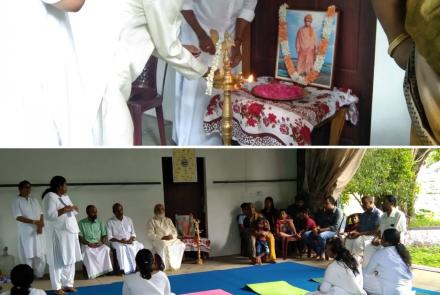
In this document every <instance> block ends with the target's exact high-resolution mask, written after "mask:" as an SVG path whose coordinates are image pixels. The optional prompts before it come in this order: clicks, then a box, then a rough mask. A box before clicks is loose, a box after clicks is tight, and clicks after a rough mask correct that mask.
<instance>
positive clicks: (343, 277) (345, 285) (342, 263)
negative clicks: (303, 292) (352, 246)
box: [307, 238, 367, 295]
mask: <svg viewBox="0 0 440 295" xmlns="http://www.w3.org/2000/svg"><path fill="white" fill-rule="evenodd" d="M325 252H326V254H327V255H328V256H329V257H330V258H333V259H334V261H333V262H332V263H330V264H329V266H327V269H326V270H325V275H324V281H323V282H322V284H321V285H320V286H319V288H318V291H315V292H311V293H308V294H307V295H321V294H328V295H366V294H367V292H365V291H364V290H363V288H362V285H363V279H362V274H361V272H360V267H359V264H358V263H357V261H356V259H355V258H354V257H353V256H352V255H351V253H350V251H348V250H347V249H346V248H345V247H344V246H343V244H342V241H341V240H340V239H339V238H332V239H330V240H329V241H328V242H327V245H326V248H325Z"/></svg>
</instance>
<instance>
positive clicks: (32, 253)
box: [12, 180, 46, 278]
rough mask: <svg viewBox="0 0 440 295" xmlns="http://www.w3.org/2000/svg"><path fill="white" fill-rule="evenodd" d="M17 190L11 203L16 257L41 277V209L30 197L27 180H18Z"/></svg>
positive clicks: (43, 252) (43, 253) (43, 261)
mask: <svg viewBox="0 0 440 295" xmlns="http://www.w3.org/2000/svg"><path fill="white" fill-rule="evenodd" d="M18 190H19V194H18V196H17V198H16V199H15V201H14V203H13V204H12V214H13V216H14V218H15V219H16V220H17V236H18V248H17V249H18V258H19V261H20V263H22V264H27V265H29V266H30V267H33V268H34V269H35V276H37V277H38V278H41V277H43V275H44V271H45V269H46V243H45V240H44V235H43V228H44V222H43V211H42V210H41V206H40V204H39V203H38V201H37V200H36V199H35V198H33V197H31V183H30V182H29V181H27V180H23V181H22V182H20V183H19V184H18Z"/></svg>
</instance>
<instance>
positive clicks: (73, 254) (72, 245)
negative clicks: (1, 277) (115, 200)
mask: <svg viewBox="0 0 440 295" xmlns="http://www.w3.org/2000/svg"><path fill="white" fill-rule="evenodd" d="M66 193H67V181H66V179H65V178H64V177H62V176H54V177H53V178H52V179H51V181H50V188H48V189H46V191H45V192H44V193H43V195H42V197H43V208H44V221H45V224H46V229H47V231H46V238H47V240H46V243H47V263H48V264H49V275H50V282H51V284H52V288H53V289H54V290H55V294H57V295H62V294H65V293H64V292H65V291H67V292H76V289H75V288H74V287H73V281H74V278H75V263H76V262H78V261H81V260H82V255H81V249H80V245H79V240H78V233H79V228H78V223H77V221H76V218H75V215H76V214H78V207H77V206H75V205H73V203H72V201H71V200H70V198H69V196H68V195H66Z"/></svg>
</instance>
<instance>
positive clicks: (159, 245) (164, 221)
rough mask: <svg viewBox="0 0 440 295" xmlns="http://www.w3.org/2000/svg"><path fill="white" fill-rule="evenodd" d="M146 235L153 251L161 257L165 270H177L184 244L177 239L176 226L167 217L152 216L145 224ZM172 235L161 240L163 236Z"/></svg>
mask: <svg viewBox="0 0 440 295" xmlns="http://www.w3.org/2000/svg"><path fill="white" fill-rule="evenodd" d="M147 235H148V237H149V238H150V240H151V242H152V244H153V249H154V251H155V252H156V253H157V254H158V255H159V256H160V257H161V258H162V261H163V263H164V265H165V269H166V270H177V269H179V268H180V265H181V264H182V258H183V253H184V252H185V244H184V243H182V241H180V240H179V239H177V231H176V227H175V226H174V224H173V221H172V220H171V219H170V218H168V217H165V218H157V217H153V218H152V219H151V220H150V221H149V222H148V224H147ZM168 235H172V236H173V239H172V240H162V238H163V237H164V236H168Z"/></svg>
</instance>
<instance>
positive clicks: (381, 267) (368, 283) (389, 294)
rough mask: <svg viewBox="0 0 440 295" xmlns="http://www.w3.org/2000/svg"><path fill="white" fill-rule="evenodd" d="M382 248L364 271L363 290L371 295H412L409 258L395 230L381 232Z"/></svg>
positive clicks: (398, 233)
mask: <svg viewBox="0 0 440 295" xmlns="http://www.w3.org/2000/svg"><path fill="white" fill-rule="evenodd" d="M381 243H382V246H383V248H382V249H380V250H378V251H377V252H375V253H374V255H373V257H371V259H370V262H369V263H368V265H367V267H366V268H365V271H364V275H365V277H364V289H365V290H366V291H367V292H368V294H371V295H412V294H415V292H413V291H412V278H413V275H412V272H411V256H410V254H409V252H408V250H407V249H406V248H405V246H404V245H403V244H402V243H401V242H400V232H399V231H398V230H397V229H395V228H389V229H386V230H385V231H384V232H383V235H382V239H381Z"/></svg>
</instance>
